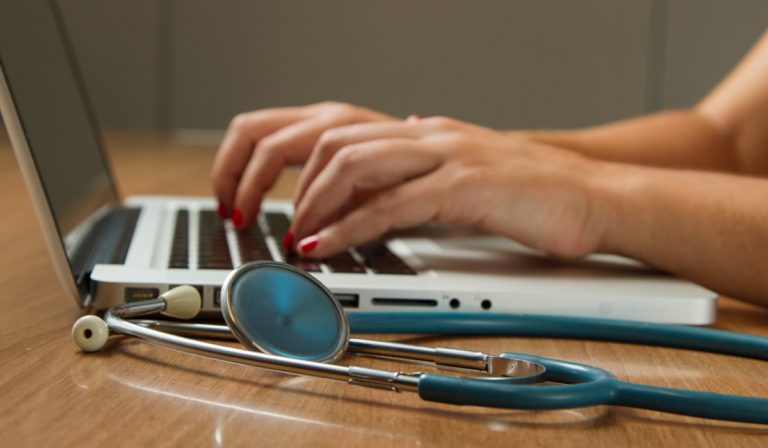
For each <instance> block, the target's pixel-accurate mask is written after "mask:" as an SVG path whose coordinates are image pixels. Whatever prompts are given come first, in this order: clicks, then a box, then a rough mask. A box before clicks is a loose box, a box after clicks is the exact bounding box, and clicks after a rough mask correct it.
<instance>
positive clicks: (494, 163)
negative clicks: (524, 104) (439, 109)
mask: <svg viewBox="0 0 768 448" xmlns="http://www.w3.org/2000/svg"><path fill="white" fill-rule="evenodd" d="M604 165H605V163H604V162H597V161H593V160H591V159H587V158H585V157H583V156H581V155H578V154H576V153H574V152H571V151H568V150H563V149H559V148H555V147H551V146H547V145H543V144H539V143H534V142H532V141H529V140H526V139H524V138H521V137H517V136H509V135H504V134H501V133H498V132H495V131H492V130H489V129H486V128H481V127H477V126H473V125H469V124H466V123H462V122H459V121H456V120H452V119H448V118H441V117H435V118H428V119H421V120H419V119H409V120H407V121H406V122H402V121H398V122H395V121H390V122H379V123H363V124H355V125H350V126H344V127H339V128H335V129H331V130H329V131H327V132H325V133H324V134H323V136H322V138H321V139H320V140H319V141H318V143H317V145H316V147H315V148H314V150H312V152H311V155H310V157H309V160H308V162H307V164H306V166H305V168H304V171H303V173H302V177H301V180H300V183H299V187H298V190H297V195H296V212H295V215H294V221H293V224H292V228H291V231H292V233H293V235H291V237H293V236H294V235H295V237H296V240H300V241H299V243H298V245H297V248H298V251H299V253H300V254H302V255H305V256H308V257H316V258H322V257H326V256H328V255H331V254H333V253H335V252H338V251H341V250H343V249H345V248H347V247H349V246H354V245H358V244H361V243H364V242H366V241H368V240H371V239H373V238H376V237H378V236H380V235H382V234H383V233H385V232H387V231H388V230H391V229H398V228H404V227H410V226H415V225H418V224H423V223H426V222H430V221H434V222H440V223H445V224H454V225H462V226H475V227H479V228H482V229H484V230H487V231H490V232H493V233H498V234H502V235H506V236H508V237H510V238H513V239H515V240H517V241H519V242H521V243H524V244H527V245H529V246H532V247H534V248H538V249H541V250H544V251H546V252H549V253H551V254H553V255H556V256H562V257H578V256H582V255H585V254H587V253H590V252H592V251H594V250H596V249H598V247H599V246H600V244H601V239H602V237H603V234H604V230H605V228H606V226H607V223H606V222H607V219H608V214H607V213H606V211H605V208H606V207H604V204H603V203H602V202H601V200H600V195H599V194H598V193H597V192H598V190H600V188H599V186H600V181H599V179H601V176H599V173H601V172H602V170H603V168H604ZM289 239H290V237H289Z"/></svg>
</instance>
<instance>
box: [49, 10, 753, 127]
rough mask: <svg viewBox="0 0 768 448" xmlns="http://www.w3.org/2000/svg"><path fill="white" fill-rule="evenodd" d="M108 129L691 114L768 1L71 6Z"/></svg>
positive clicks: (585, 120) (525, 122) (502, 123)
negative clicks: (368, 112) (319, 109)
mask: <svg viewBox="0 0 768 448" xmlns="http://www.w3.org/2000/svg"><path fill="white" fill-rule="evenodd" d="M60 3H61V5H62V9H63V10H64V14H65V18H66V20H67V23H68V25H69V28H70V33H71V35H72V38H73V41H74V44H75V50H76V53H77V55H78V58H79V59H80V63H81V65H82V69H83V73H84V76H85V78H86V84H87V85H88V88H89V90H90V94H91V99H92V101H93V102H94V104H95V107H96V111H97V115H98V117H99V119H100V121H101V123H102V125H103V126H105V127H108V128H139V129H158V130H164V129H187V128H194V129H223V128H224V127H226V125H227V123H228V121H229V119H230V118H231V117H232V116H233V115H234V114H236V113H238V112H240V111H244V110H251V109H257V108H262V107H274V106H281V105H295V104H304V103H310V102H316V101H321V100H325V99H335V100H341V101H349V102H353V103H357V104H361V105H365V106H368V107H372V108H376V109H380V110H383V111H386V112H389V113H392V114H395V115H400V116H406V115H409V114H411V113H418V114H421V115H433V114H442V115H450V116H454V117H458V118H461V119H465V120H469V121H472V122H476V123H481V124H484V125H487V126H494V127H498V128H541V127H575V126H583V125H589V124H596V123H600V122H605V121H610V120H614V119H619V118H623V117H628V116H633V115H638V114H642V113H646V112H651V111H654V110H658V109H661V108H673V107H686V106H690V105H693V104H694V103H695V102H696V101H697V100H698V99H699V98H700V97H701V96H702V95H703V94H705V93H706V92H707V91H708V90H709V89H710V88H711V87H712V86H714V85H715V83H716V82H717V81H718V80H719V79H720V78H722V76H723V75H725V74H726V73H727V72H728V70H729V69H730V68H731V67H732V66H733V65H734V64H735V63H736V62H737V61H738V60H739V59H740V58H741V56H742V55H743V54H744V53H745V52H746V51H747V49H748V48H749V47H750V46H751V44H752V43H754V41H755V40H756V39H757V38H758V37H759V36H760V35H761V34H762V32H763V31H764V30H765V29H766V27H767V26H768V1H765V0H731V1H727V0H623V1H615V0H578V1H576V0H476V1H451V0H444V1H440V0H376V1H374V0H327V1H311V0H272V1H267V0H218V1H210V0H185V1H176V0H133V1H130V2H125V1H119V0H61V2H60Z"/></svg>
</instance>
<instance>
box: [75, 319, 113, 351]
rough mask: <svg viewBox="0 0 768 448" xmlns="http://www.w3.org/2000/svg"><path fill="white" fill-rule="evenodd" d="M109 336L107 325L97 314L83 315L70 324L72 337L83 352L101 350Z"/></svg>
mask: <svg viewBox="0 0 768 448" xmlns="http://www.w3.org/2000/svg"><path fill="white" fill-rule="evenodd" d="M108 338H109V327H108V326H107V323H106V322H104V320H103V319H101V318H100V317H98V316H83V317H81V318H80V319H77V321H76V322H75V324H74V325H72V339H74V340H75V344H77V346H78V347H80V350H82V351H84V352H96V351H99V350H101V348H102V347H104V345H105V344H106V343H107V339H108Z"/></svg>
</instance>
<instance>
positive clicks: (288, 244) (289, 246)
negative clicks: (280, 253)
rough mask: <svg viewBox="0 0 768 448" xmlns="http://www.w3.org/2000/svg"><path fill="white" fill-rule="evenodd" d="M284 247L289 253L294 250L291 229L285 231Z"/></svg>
mask: <svg viewBox="0 0 768 448" xmlns="http://www.w3.org/2000/svg"><path fill="white" fill-rule="evenodd" d="M283 249H285V251H286V252H288V253H291V252H293V232H291V231H290V230H289V231H287V232H285V236H283Z"/></svg>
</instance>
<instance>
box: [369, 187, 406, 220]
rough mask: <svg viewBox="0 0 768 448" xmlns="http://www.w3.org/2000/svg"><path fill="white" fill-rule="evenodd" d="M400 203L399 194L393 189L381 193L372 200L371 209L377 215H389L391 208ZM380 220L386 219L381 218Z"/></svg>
mask: <svg viewBox="0 0 768 448" xmlns="http://www.w3.org/2000/svg"><path fill="white" fill-rule="evenodd" d="M399 204H400V195H399V194H397V192H395V191H385V192H383V193H381V194H380V195H379V196H378V197H377V198H376V200H374V202H373V204H372V205H373V211H374V213H376V214H377V215H378V216H381V217H389V216H390V214H391V213H392V211H393V210H395V209H396V208H397V206H398V205H399ZM382 221H387V220H386V219H383V220H382Z"/></svg>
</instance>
